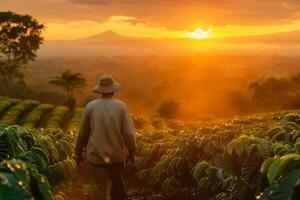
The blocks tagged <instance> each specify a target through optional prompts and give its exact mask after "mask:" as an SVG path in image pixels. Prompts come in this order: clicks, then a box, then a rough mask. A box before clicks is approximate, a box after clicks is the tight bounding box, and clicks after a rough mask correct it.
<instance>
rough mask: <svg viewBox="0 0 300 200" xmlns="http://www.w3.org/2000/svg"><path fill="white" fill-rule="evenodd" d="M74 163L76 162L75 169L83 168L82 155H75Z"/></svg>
mask: <svg viewBox="0 0 300 200" xmlns="http://www.w3.org/2000/svg"><path fill="white" fill-rule="evenodd" d="M75 161H76V164H77V167H79V168H80V167H83V164H84V158H83V155H82V154H77V155H75Z"/></svg>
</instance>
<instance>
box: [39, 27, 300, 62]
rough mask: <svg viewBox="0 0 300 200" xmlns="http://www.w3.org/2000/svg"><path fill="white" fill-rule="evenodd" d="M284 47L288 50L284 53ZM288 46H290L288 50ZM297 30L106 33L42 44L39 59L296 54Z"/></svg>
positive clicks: (299, 47) (299, 42)
mask: <svg viewBox="0 0 300 200" xmlns="http://www.w3.org/2000/svg"><path fill="white" fill-rule="evenodd" d="M287 45H288V49H286V47H287ZM291 45H292V46H291ZM299 50H300V30H296V31H291V32H279V33H275V34H268V35H256V36H243V37H227V38H212V39H201V40H198V39H188V38H179V39H167V38H162V39H155V38H138V37H127V36H123V35H121V34H118V33H116V32H113V31H106V32H103V33H100V34H97V35H94V36H90V37H87V38H81V39H75V40H53V41H46V42H45V44H44V45H43V46H42V48H41V50H40V51H39V55H41V56H63V57H65V56H70V57H81V56H83V57H86V56H99V55H104V56H111V55H182V54H190V53H192V54H195V53H214V54H215V53H218V54H222V53H238V54H240V53H244V54H249V53H263V54H265V53H267V54H297V52H300V51H299Z"/></svg>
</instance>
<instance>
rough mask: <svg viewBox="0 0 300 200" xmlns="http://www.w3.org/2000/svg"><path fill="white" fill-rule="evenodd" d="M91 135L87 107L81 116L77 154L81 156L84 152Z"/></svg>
mask: <svg viewBox="0 0 300 200" xmlns="http://www.w3.org/2000/svg"><path fill="white" fill-rule="evenodd" d="M89 136H90V122H89V114H88V110H87V108H85V110H84V112H83V114H82V117H81V121H80V128H79V134H78V137H77V142H76V147H75V154H76V156H80V155H81V154H82V152H83V149H84V148H85V147H86V146H87V143H88V140H89Z"/></svg>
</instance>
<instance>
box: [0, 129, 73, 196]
mask: <svg viewBox="0 0 300 200" xmlns="http://www.w3.org/2000/svg"><path fill="white" fill-rule="evenodd" d="M72 155H73V137H72V135H71V134H67V133H64V132H62V131H59V130H47V129H43V130H35V129H26V130H25V129H22V128H21V127H18V126H5V125H1V126H0V161H2V162H1V164H0V176H1V178H0V180H1V181H0V188H1V195H2V197H3V198H4V199H10V198H11V199H14V200H15V199H31V197H35V198H36V199H41V200H43V199H45V200H48V199H49V200H50V199H53V195H52V193H51V190H50V184H49V182H48V179H49V180H50V181H51V182H52V183H56V184H57V183H58V182H60V181H62V180H66V179H68V178H70V177H72V175H73V173H74V170H75V168H76V165H75V162H74V160H73V159H72V157H73V156H72ZM11 158H13V159H12V160H9V159H11ZM14 158H17V159H18V160H15V159H14ZM14 191H16V192H15V195H19V196H13V195H10V194H11V193H14Z"/></svg>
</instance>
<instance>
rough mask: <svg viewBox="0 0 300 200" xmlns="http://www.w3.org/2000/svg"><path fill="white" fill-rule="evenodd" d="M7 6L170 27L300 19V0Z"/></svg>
mask: <svg viewBox="0 0 300 200" xmlns="http://www.w3.org/2000/svg"><path fill="white" fill-rule="evenodd" d="M0 7H1V8H3V10H13V11H16V12H21V13H26V14H30V15H33V16H37V17H38V18H40V19H42V21H44V22H46V23H49V22H62V23H67V22H70V21H81V20H82V21H95V22H105V21H108V20H110V19H111V17H112V16H130V18H127V19H117V21H119V22H123V23H128V24H132V25H136V24H139V23H143V24H145V25H147V26H152V27H164V28H166V29H168V30H189V31H192V30H195V29H196V28H201V29H205V30H206V29H208V28H209V27H210V26H228V25H237V26H253V25H254V26H260V25H261V26H265V25H270V24H272V25H283V24H290V23H293V22H294V21H296V20H300V1H299V0H205V1H200V0H39V1H37V0H27V1H22V0H9V1H0Z"/></svg>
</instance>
